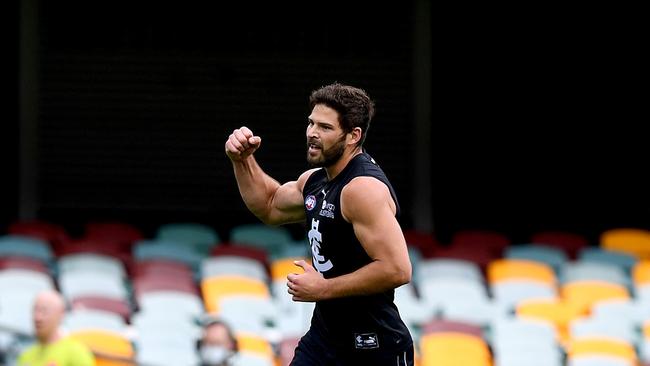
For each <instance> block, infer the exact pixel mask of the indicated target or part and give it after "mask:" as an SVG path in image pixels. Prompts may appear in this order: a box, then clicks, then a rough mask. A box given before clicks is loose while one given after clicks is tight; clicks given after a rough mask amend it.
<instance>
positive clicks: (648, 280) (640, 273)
mask: <svg viewBox="0 0 650 366" xmlns="http://www.w3.org/2000/svg"><path fill="white" fill-rule="evenodd" d="M632 280H633V281H634V284H635V285H646V284H650V260H644V261H641V262H638V263H637V264H636V265H634V267H633V268H632Z"/></svg>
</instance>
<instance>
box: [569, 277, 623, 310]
mask: <svg viewBox="0 0 650 366" xmlns="http://www.w3.org/2000/svg"><path fill="white" fill-rule="evenodd" d="M560 294H561V297H562V299H563V300H564V301H566V302H568V303H571V304H574V305H575V306H577V307H578V308H580V309H582V310H583V311H585V312H587V311H589V310H590V309H591V306H592V305H593V304H595V303H596V302H598V301H601V300H614V299H623V300H627V299H629V298H630V294H629V292H628V290H627V288H626V287H625V286H622V285H618V284H614V283H610V282H604V281H574V282H569V283H566V284H564V285H563V286H562V287H561V288H560Z"/></svg>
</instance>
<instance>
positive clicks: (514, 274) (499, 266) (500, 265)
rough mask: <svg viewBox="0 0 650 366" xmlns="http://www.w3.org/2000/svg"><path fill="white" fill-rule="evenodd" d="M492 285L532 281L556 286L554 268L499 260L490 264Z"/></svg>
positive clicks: (523, 261) (538, 264)
mask: <svg viewBox="0 0 650 366" xmlns="http://www.w3.org/2000/svg"><path fill="white" fill-rule="evenodd" d="M487 277H488V282H489V283H490V284H494V283H497V282H501V281H509V280H532V281H538V282H542V283H544V284H548V285H549V286H555V284H556V277H555V272H554V271H553V268H552V267H551V266H549V265H547V264H544V263H540V262H535V261H530V260H523V259H498V260H495V261H492V262H490V263H489V264H488V268H487Z"/></svg>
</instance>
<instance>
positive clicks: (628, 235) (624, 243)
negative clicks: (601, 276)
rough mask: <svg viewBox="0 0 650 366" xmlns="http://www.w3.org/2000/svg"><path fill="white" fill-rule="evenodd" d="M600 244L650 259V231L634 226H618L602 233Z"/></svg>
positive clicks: (606, 247)
mask: <svg viewBox="0 0 650 366" xmlns="http://www.w3.org/2000/svg"><path fill="white" fill-rule="evenodd" d="M600 246H601V247H602V248H605V249H609V250H616V251H620V252H625V253H629V254H633V255H636V256H637V257H639V258H640V259H650V231H648V230H643V229H634V228H618V229H610V230H606V231H604V232H603V233H602V234H601V235H600Z"/></svg>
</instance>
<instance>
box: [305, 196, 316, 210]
mask: <svg viewBox="0 0 650 366" xmlns="http://www.w3.org/2000/svg"><path fill="white" fill-rule="evenodd" d="M314 207H316V196H314V195H313V194H310V195H309V196H307V198H305V208H307V211H311V210H313V209H314Z"/></svg>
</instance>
